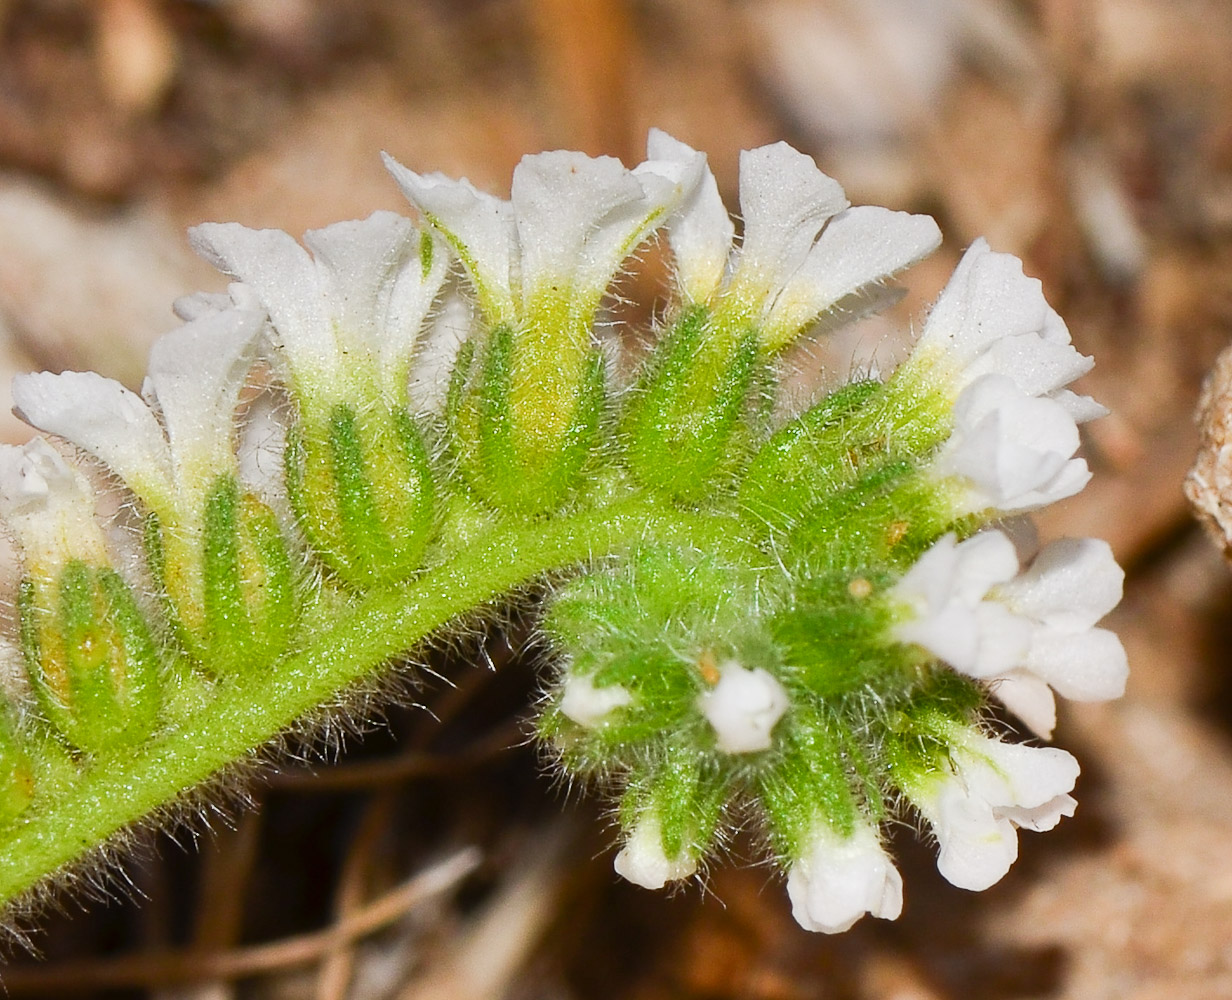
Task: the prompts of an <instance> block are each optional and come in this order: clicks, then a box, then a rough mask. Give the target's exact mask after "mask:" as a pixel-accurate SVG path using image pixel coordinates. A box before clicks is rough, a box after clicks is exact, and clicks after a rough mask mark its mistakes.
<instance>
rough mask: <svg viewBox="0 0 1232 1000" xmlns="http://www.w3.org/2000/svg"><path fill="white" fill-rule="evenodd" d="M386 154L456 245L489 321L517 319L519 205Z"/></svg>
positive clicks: (402, 182) (411, 195)
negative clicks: (516, 217) (421, 171)
mask: <svg viewBox="0 0 1232 1000" xmlns="http://www.w3.org/2000/svg"><path fill="white" fill-rule="evenodd" d="M382 156H383V157H384V159H385V167H386V169H387V170H388V171H389V172H390V173H391V174H392V175H393V178H394V180H395V181H397V182H398V186H399V187H400V188H402V193H403V194H405V195H406V197H407V198H408V199H410V201H411V204H413V205H414V206H415V207H416V208H418V209H419V211H420V212H422V213H423V216H424V218H425V219H426V220H427V222H428V223H429V224H430V225H431V226H432V227H433V228H434V229H436V230H437V231H438V232H440V233H441V235H442V236H444V237H445V239H446V241H448V243H449V245H450V246H451V247H453V250H454V252H455V253H456V254H457V255H458V259H459V260H461V262H462V266H463V267H465V268H466V271H467V273H468V274H469V275H470V278H471V281H472V282H473V283H474V285H475V291H476V293H477V294H478V297H479V306H480V309H481V310H482V311H483V313H484V314H485V316H486V318H487V320H488V322H489V323H491V324H492V325H497V324H500V323H512V322H514V320H516V318H517V315H518V308H519V306H520V304H521V294H520V289H515V288H514V281H515V277H514V276H515V273H516V268H517V227H516V224H515V222H514V210H513V206H512V205H511V204H510V203H509V202H507V201H503V200H501V199H500V198H496V197H493V196H492V195H490V194H487V193H486V192H484V191H480V190H479V189H478V188H476V187H475V186H474V185H473V184H471V182H470V181H468V180H465V179H463V180H453V179H452V178H449V177H446V176H445V175H444V174H417V173H415V172H414V171H412V170H408V169H407V168H406V167H404V166H402V164H400V163H399V162H398V161H397V160H395V159H394V158H393V157H391V156H390V155H389V154H387V153H385V154H382Z"/></svg>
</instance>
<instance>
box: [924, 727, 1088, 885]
mask: <svg viewBox="0 0 1232 1000" xmlns="http://www.w3.org/2000/svg"><path fill="white" fill-rule="evenodd" d="M945 766H946V770H945V771H944V772H943V773H940V774H936V773H934V774H930V775H926V776H924V777H923V778H922V779H921V780H920V781H919V782H918V783H917V784H915V785H914V786H913V787H909V788H907V789H906V791H907V795H908V798H910V799H911V801H912V803H913V804H914V805H915V807H916V808H917V809H919V811H920V813H921V815H923V816H924V818H925V819H926V820H927V821H928V822H929V824H930V825H931V826H932V829H933V833H934V834H935V835H936V837H937V842H938V844H939V847H940V850H939V852H938V855H937V869H938V870H939V871H940V872H941V874H942V875H943V876H944V877H945V878H946V879H947V880H948V881H949V882H951V883H952V884H954V885H956V886H958V887H959V888H960V889H970V890H972V891H975V892H978V891H981V890H983V889H987V888H988V887H989V886H991V885H995V884H996V883H997V882H999V881H1000V880H1001V879H1002V878H1003V877H1004V876H1005V874H1006V872H1008V871H1009V870H1010V866H1011V865H1013V863H1014V861H1015V860H1017V858H1018V830H1020V829H1023V830H1034V831H1044V830H1051V829H1052V828H1053V827H1054V826H1056V825H1057V824H1058V823H1059V822H1060V821H1061V818H1062V817H1063V816H1072V815H1073V814H1074V810H1075V808H1077V802H1076V801H1075V800H1074V798H1073V796H1071V795H1070V794H1069V793H1070V792H1071V791H1072V790H1073V787H1074V782H1075V781H1076V780H1077V778H1078V773H1079V767H1078V762H1077V761H1076V760H1075V759H1074V758H1073V756H1072V755H1070V754H1068V753H1066V752H1065V751H1064V750H1058V749H1057V748H1055V747H1028V746H1021V745H1018V744H1012V743H1002V742H1000V741H999V740H995V739H989V738H987V737H984V736H981V735H979V734H976V733H971V734H970V735H969V736H968V737H967V738H966V739H965V740H964V741H962V742H961V743H960V744H958V745H956V746H953V747H951V750H950V754H949V758H948V764H947V765H945Z"/></svg>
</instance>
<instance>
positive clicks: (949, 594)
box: [891, 531, 1129, 737]
mask: <svg viewBox="0 0 1232 1000" xmlns="http://www.w3.org/2000/svg"><path fill="white" fill-rule="evenodd" d="M1123 580H1124V573H1123V572H1122V570H1121V568H1120V567H1119V566H1118V565H1117V564H1116V560H1115V559H1114V558H1113V556H1112V550H1111V549H1110V548H1109V546H1108V545H1107V543H1105V542H1102V541H1099V540H1097V539H1062V540H1061V541H1058V542H1054V543H1052V544H1051V545H1048V546H1047V547H1045V548H1044V549H1043V550H1042V551H1041V552H1040V553H1039V554H1038V555H1037V556H1036V558H1035V560H1034V561H1033V562H1032V564H1031V566H1030V567H1029V568H1028V569H1027V570H1026V571H1025V572H1023V573H1022V574H1021V575H1019V574H1018V557H1017V554H1016V553H1015V551H1014V546H1013V543H1012V542H1010V540H1009V539H1008V538H1007V537H1006V536H1005V535H1004V534H1002V533H1001V532H999V531H986V532H981V533H979V534H977V535H974V536H972V537H971V538H969V539H967V540H966V541H965V542H962V543H958V542H957V541H956V540H955V537H954V536H953V535H952V534H951V535H946V536H945V537H944V538H942V539H940V540H939V541H938V542H937V543H936V544H935V545H933V547H932V548H930V549H929V550H928V551H927V552H925V553H924V555H922V556H921V557H920V559H919V560H918V561H917V562H916V564H915V565H914V566H913V567H912V568H911V569H910V570H908V572H907V573H906V574H904V576H903V577H902V579H901V580H899V581H898V583H896V584H895V585H894V587H893V588H892V590H891V595H892V598H893V599H895V600H899V601H901V602H903V604H904V605H905V607H906V608H907V609H908V617H907V618H905V619H903V620H901V621H899V622H898V623H897V624H896V625H895V626H894V630H893V633H894V636H895V638H896V639H898V640H899V641H901V642H909V643H914V644H916V645H918V646H921V647H923V648H924V649H927V650H928V651H929V652H930V653H932V654H933V655H935V656H937V657H939V658H941V659H943V660H945V661H946V662H947V663H949V664H950V666H952V667H953V668H954V669H955V670H958V671H959V672H961V673H964V674H966V675H967V676H969V677H975V678H978V679H980V680H986V681H989V682H991V683H992V685H993V693H994V694H995V695H996V696H997V697H998V698H1000V699H1001V701H1002V702H1003V703H1004V704H1005V705H1006V707H1007V708H1009V709H1010V710H1011V711H1013V712H1015V713H1016V714H1017V715H1018V716H1019V717H1020V718H1021V719H1022V720H1023V721H1024V722H1025V723H1027V725H1028V726H1030V727H1031V729H1032V730H1033V731H1034V732H1036V733H1038V734H1039V735H1041V736H1044V737H1048V736H1050V735H1051V733H1052V729H1053V726H1054V725H1055V724H1056V706H1055V704H1054V700H1053V695H1052V691H1053V690H1055V691H1056V692H1057V693H1058V694H1060V695H1062V696H1063V697H1066V698H1070V699H1073V700H1075V701H1104V700H1106V699H1109V698H1117V697H1119V696H1120V695H1121V694H1122V693H1123V692H1124V690H1125V681H1126V678H1127V676H1128V673H1129V666H1128V662H1127V660H1126V657H1125V649H1124V647H1123V646H1122V645H1121V642H1120V640H1119V639H1118V638H1117V637H1116V635H1114V634H1113V633H1112V632H1109V631H1107V630H1106V629H1100V628H1095V627H1094V626H1095V624H1096V622H1098V621H1099V620H1100V619H1101V618H1103V617H1104V615H1106V614H1107V613H1108V612H1109V611H1111V610H1112V609H1113V608H1114V607H1115V606H1116V605H1117V603H1118V602H1119V601H1120V599H1121V588H1122V583H1123Z"/></svg>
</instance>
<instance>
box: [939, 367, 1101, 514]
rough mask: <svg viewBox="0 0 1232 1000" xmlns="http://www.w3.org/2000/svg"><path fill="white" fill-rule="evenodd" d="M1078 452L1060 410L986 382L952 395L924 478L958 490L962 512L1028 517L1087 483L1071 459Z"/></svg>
mask: <svg viewBox="0 0 1232 1000" xmlns="http://www.w3.org/2000/svg"><path fill="white" fill-rule="evenodd" d="M1075 398H1078V397H1075ZM1077 450H1078V425H1077V424H1075V423H1074V419H1073V417H1071V416H1070V414H1069V413H1068V412H1067V411H1066V409H1065V407H1064V406H1063V405H1062V404H1060V403H1058V402H1057V401H1055V400H1053V399H1049V398H1047V397H1033V396H1028V395H1027V394H1026V393H1024V392H1023V391H1022V390H1021V389H1020V388H1019V387H1018V386H1017V385H1016V384H1015V383H1014V381H1013V380H1012V379H1010V378H1009V377H1007V376H1005V375H998V374H988V375H982V376H980V377H979V378H978V379H976V380H975V381H974V382H972V383H971V384H970V385H969V386H967V388H965V389H964V390H963V391H962V393H961V394H960V395H959V397H958V400H957V402H956V403H955V404H954V429H953V433H952V434H951V435H950V437H949V439H948V440H947V441H946V442H945V444H944V445H942V447H941V449H940V451H939V452H938V454H937V456H936V459H935V460H934V462H933V465H932V468H931V472H932V474H933V475H934V476H937V477H941V478H951V477H954V478H957V479H958V480H959V481H960V482H961V483H962V484H963V485H964V487H965V495H964V496H963V497H962V498H961V499H960V500H959V501H958V504H959V507H960V509H962V510H964V511H965V512H969V513H976V512H979V511H983V510H988V509H989V508H995V509H997V510H1001V511H1027V510H1034V509H1036V508H1039V507H1044V506H1047V505H1048V504H1050V503H1055V502H1056V501H1057V500H1063V499H1065V498H1066V497H1070V496H1073V495H1074V494H1075V493H1078V492H1079V491H1080V490H1081V489H1082V488H1083V487H1084V486H1086V484H1087V483H1088V482H1089V481H1090V479H1091V473H1090V470H1089V469H1088V468H1087V463H1086V461H1085V460H1083V459H1081V458H1074V457H1072V456H1073V454H1074V452H1075V451H1077Z"/></svg>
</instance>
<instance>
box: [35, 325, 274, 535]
mask: <svg viewBox="0 0 1232 1000" xmlns="http://www.w3.org/2000/svg"><path fill="white" fill-rule="evenodd" d="M264 322H265V314H264V312H260V311H256V310H253V309H248V308H232V309H226V310H223V311H220V312H210V311H206V312H205V313H204V314H203V315H202V316H201V317H200V318H199V319H196V320H194V321H193V322H191V323H188V324H186V325H184V326H182V327H180V328H179V329H177V330H174V331H172V332H171V333H168V334H166V335H164V336H163V337H160V338H159V339H158V341H156V342H155V344H154V346H153V348H152V349H151V351H150V366H149V373H148V375H147V376H146V380H145V385H144V386H143V388H142V392H143V395H144V397H145V398H144V401H143V399H142V397H140V396H137V395H136V394H135V393H132V392H130V391H129V390H128V389H126V388H124V386H122V385H120V383H119V382H116V381H114V380H112V379H108V378H103V377H102V376H101V375H98V374H96V373H94V372H62V373H60V374H58V375H53V374H51V373H50V372H39V373H37V374H31V375H18V376H17V377H16V378H14V379H13V401H14V403H15V404H16V406H15V409H16V411H17V412H18V414H19V415H20V416H21V418H22V419H23V420H25V421H26V422H27V423H29V424H31V425H32V426H34V427H37V428H39V429H40V430H44V431H47V432H48V433H51V434H57V435H59V436H60V437H62V438H65V439H66V440H68V441H71V442H72V443H73V444H75V445H77V446H78V447H80V448H82V449H83V450H84V451H87V452H89V453H90V454H92V455H94V456H95V457H96V458H98V459H100V460H101V461H103V462H104V463H105V464H106V465H108V466H109V467H110V468H111V470H112V471H113V472H115V474H116V475H118V476H119V477H120V479H122V480H123V481H124V482H125V483H126V484H127V485H128V487H129V488H130V489H131V490H132V491H133V492H134V493H135V494H136V495H137V496H138V497H140V499H141V500H142V501H143V502H144V503H145V505H146V506H147V507H148V508H149V509H150V510H153V511H154V512H156V513H157V514H158V515H159V516H160V517H161V518H162V519H163V520H164V522H167V523H174V522H176V521H177V520H183V519H187V520H188V521H189V522H192V521H194V520H197V519H199V517H200V514H201V510H202V509H203V508H202V504H203V501H204V497H205V492H206V491H207V490H208V489H209V487H210V486H211V485H212V484H213V483H214V481H215V480H216V479H217V477H218V476H219V475H222V474H224V473H226V472H227V471H229V470H230V471H234V470H235V468H236V458H235V449H234V436H235V426H234V425H235V407H236V404H237V402H238V399H239V394H240V390H241V389H242V388H243V386H244V382H245V380H246V378H247V376H248V372H249V369H250V368H251V367H252V363H253V359H254V354H255V347H256V339H257V336H258V334H259V333H260V331H261V328H262V326H263V324H264Z"/></svg>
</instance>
